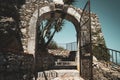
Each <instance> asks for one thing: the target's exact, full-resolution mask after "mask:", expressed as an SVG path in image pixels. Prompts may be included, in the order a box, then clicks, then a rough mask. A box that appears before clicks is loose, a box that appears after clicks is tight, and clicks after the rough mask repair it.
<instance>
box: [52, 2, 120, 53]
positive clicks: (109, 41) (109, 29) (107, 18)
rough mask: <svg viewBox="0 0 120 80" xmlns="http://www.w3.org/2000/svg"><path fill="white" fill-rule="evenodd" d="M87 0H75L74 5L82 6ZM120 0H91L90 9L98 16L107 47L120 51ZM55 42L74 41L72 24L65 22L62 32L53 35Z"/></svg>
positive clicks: (74, 34) (74, 33) (74, 35)
mask: <svg viewBox="0 0 120 80" xmlns="http://www.w3.org/2000/svg"><path fill="white" fill-rule="evenodd" d="M86 1H87V0H77V2H76V4H75V6H76V7H79V8H82V9H83V7H84V5H85V2H86ZM119 7H120V0H114V1H113V0H91V11H92V12H93V13H96V14H97V15H98V17H99V22H100V24H101V28H102V32H103V34H104V38H105V41H106V45H107V47H108V48H112V49H116V50H119V51H120V9H119ZM54 40H55V41H56V42H57V43H69V42H74V41H76V32H75V29H74V25H73V24H72V23H70V22H67V23H66V24H65V26H64V27H63V30H62V32H60V33H57V34H56V35H55V37H54Z"/></svg>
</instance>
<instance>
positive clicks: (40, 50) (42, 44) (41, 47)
mask: <svg viewBox="0 0 120 80" xmlns="http://www.w3.org/2000/svg"><path fill="white" fill-rule="evenodd" d="M51 18H53V19H51ZM58 18H62V19H63V20H68V21H69V22H71V23H73V26H72V27H73V28H74V30H75V33H76V35H75V37H76V41H77V42H79V37H78V34H79V27H80V26H79V22H78V21H77V20H76V19H75V18H74V17H73V16H71V15H70V14H68V13H65V12H63V11H60V10H56V11H50V12H47V13H44V14H42V15H41V16H40V17H39V18H38V20H37V27H36V45H35V57H38V56H39V57H41V58H44V59H45V58H46V57H47V59H49V61H50V60H51V59H50V57H51V56H50V55H48V54H47V53H48V52H47V51H45V49H47V47H48V46H46V44H47V42H46V39H45V35H44V34H45V33H46V32H45V29H46V28H47V29H49V28H50V27H46V24H44V23H46V20H48V21H49V19H50V20H56V19H58ZM49 22H51V21H49ZM47 25H48V24H47ZM50 25H52V23H50ZM41 28H42V31H40V30H41ZM47 29H46V31H47ZM68 30H69V29H68ZM44 32H45V33H44ZM41 36H42V37H41ZM68 36H69V35H68ZM43 38H44V40H43ZM76 46H77V45H76ZM76 51H77V52H76V53H75V54H76V56H75V60H76V61H75V64H76V66H77V67H79V66H78V65H79V64H78V63H79V56H78V55H79V46H78V48H77V49H76ZM47 55H48V56H47ZM51 58H52V57H51ZM42 61H43V62H44V61H45V60H42ZM52 61H53V60H51V61H50V62H52ZM35 62H36V63H37V64H38V63H39V64H41V63H40V60H39V59H38V58H36V61H35ZM46 62H47V61H46ZM76 62H78V63H76ZM42 64H44V63H42ZM46 64H47V65H48V66H49V65H51V64H53V63H51V64H48V63H46ZM38 66H41V69H43V66H42V65H38Z"/></svg>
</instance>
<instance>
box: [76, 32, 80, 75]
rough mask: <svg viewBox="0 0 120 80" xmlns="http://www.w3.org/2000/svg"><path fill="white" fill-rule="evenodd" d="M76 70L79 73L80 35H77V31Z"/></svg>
mask: <svg viewBox="0 0 120 80" xmlns="http://www.w3.org/2000/svg"><path fill="white" fill-rule="evenodd" d="M76 58H77V61H76V62H77V70H78V71H79V73H80V36H79V32H77V55H76Z"/></svg>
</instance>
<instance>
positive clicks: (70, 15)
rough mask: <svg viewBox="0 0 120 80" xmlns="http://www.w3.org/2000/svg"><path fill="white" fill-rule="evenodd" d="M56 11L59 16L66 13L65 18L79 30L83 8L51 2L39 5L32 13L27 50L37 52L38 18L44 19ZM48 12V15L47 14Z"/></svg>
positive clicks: (32, 52) (31, 52)
mask: <svg viewBox="0 0 120 80" xmlns="http://www.w3.org/2000/svg"><path fill="white" fill-rule="evenodd" d="M52 12H53V13H55V16H56V17H57V16H58V15H59V14H62V13H64V14H65V15H66V16H65V19H66V20H69V21H71V22H72V23H73V24H74V25H75V29H76V32H79V30H78V29H79V26H80V25H79V22H80V17H81V12H82V11H81V10H80V9H77V8H75V7H73V6H69V5H59V4H54V3H50V4H49V5H44V6H42V7H38V8H37V9H36V10H35V11H34V13H33V14H32V17H31V19H30V22H29V28H28V29H29V30H28V36H29V38H28V44H27V46H28V48H27V52H29V53H30V54H34V53H35V36H36V26H37V21H38V19H41V20H42V19H44V18H50V15H51V14H52ZM46 14H47V15H46Z"/></svg>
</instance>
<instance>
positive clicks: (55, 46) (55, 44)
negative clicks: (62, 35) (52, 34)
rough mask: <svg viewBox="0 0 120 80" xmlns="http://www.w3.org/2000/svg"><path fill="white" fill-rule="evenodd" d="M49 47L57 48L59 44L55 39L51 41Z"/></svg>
mask: <svg viewBox="0 0 120 80" xmlns="http://www.w3.org/2000/svg"><path fill="white" fill-rule="evenodd" d="M48 48H49V49H57V48H58V45H57V43H56V42H55V41H51V42H50V44H49V45H48Z"/></svg>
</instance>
